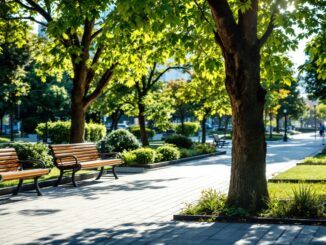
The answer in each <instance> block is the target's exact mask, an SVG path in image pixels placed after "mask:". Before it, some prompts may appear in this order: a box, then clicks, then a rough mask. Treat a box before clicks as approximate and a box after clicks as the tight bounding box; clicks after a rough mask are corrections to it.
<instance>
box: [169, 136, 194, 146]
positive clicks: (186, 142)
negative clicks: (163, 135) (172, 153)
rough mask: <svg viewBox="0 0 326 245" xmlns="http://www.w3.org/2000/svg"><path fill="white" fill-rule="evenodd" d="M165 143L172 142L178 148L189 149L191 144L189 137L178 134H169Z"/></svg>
mask: <svg viewBox="0 0 326 245" xmlns="http://www.w3.org/2000/svg"><path fill="white" fill-rule="evenodd" d="M165 142H166V143H168V144H174V145H176V146H177V147H180V148H187V149H189V148H190V147H191V146H192V141H191V139H189V138H187V137H186V136H183V135H179V134H174V135H171V136H169V137H168V138H167V139H166V140H165Z"/></svg>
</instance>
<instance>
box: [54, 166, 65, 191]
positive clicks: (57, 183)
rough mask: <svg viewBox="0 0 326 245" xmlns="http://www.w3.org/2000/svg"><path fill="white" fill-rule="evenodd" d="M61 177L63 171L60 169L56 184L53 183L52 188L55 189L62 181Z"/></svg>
mask: <svg viewBox="0 0 326 245" xmlns="http://www.w3.org/2000/svg"><path fill="white" fill-rule="evenodd" d="M62 176H63V170H61V169H60V175H59V178H58V180H57V182H55V184H54V187H57V186H58V185H59V184H60V182H61V180H62Z"/></svg>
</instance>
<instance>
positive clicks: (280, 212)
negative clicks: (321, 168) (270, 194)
mask: <svg viewBox="0 0 326 245" xmlns="http://www.w3.org/2000/svg"><path fill="white" fill-rule="evenodd" d="M262 215H263V216H268V217H287V218H319V217H323V216H324V198H322V197H321V196H318V195H317V194H316V193H315V191H313V189H312V188H311V186H305V185H300V186H299V187H298V188H297V189H293V198H291V199H289V200H276V199H272V200H270V201H269V203H268V208H267V210H266V211H265V212H264V213H263V214H262Z"/></svg>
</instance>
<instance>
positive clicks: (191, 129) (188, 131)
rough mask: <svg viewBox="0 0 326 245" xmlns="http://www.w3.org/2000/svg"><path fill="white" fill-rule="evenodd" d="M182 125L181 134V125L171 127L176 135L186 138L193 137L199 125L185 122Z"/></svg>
mask: <svg viewBox="0 0 326 245" xmlns="http://www.w3.org/2000/svg"><path fill="white" fill-rule="evenodd" d="M183 125H184V132H182V124H181V123H176V124H174V125H173V127H174V130H175V132H176V133H177V134H181V135H184V136H186V137H189V136H193V135H194V134H195V133H197V132H198V130H199V129H200V125H199V123H198V122H185V123H184V124H183Z"/></svg>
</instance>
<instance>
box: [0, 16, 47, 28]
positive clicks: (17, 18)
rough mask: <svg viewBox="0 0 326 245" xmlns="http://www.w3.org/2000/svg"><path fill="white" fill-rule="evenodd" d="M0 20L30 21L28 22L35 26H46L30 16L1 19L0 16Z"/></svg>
mask: <svg viewBox="0 0 326 245" xmlns="http://www.w3.org/2000/svg"><path fill="white" fill-rule="evenodd" d="M0 18H1V19H4V20H30V21H33V22H35V23H37V24H40V25H42V26H46V27H47V26H48V25H47V24H46V23H44V22H41V21H38V20H36V19H35V18H34V17H32V16H22V17H9V18H8V17H3V16H1V17H0Z"/></svg>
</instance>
